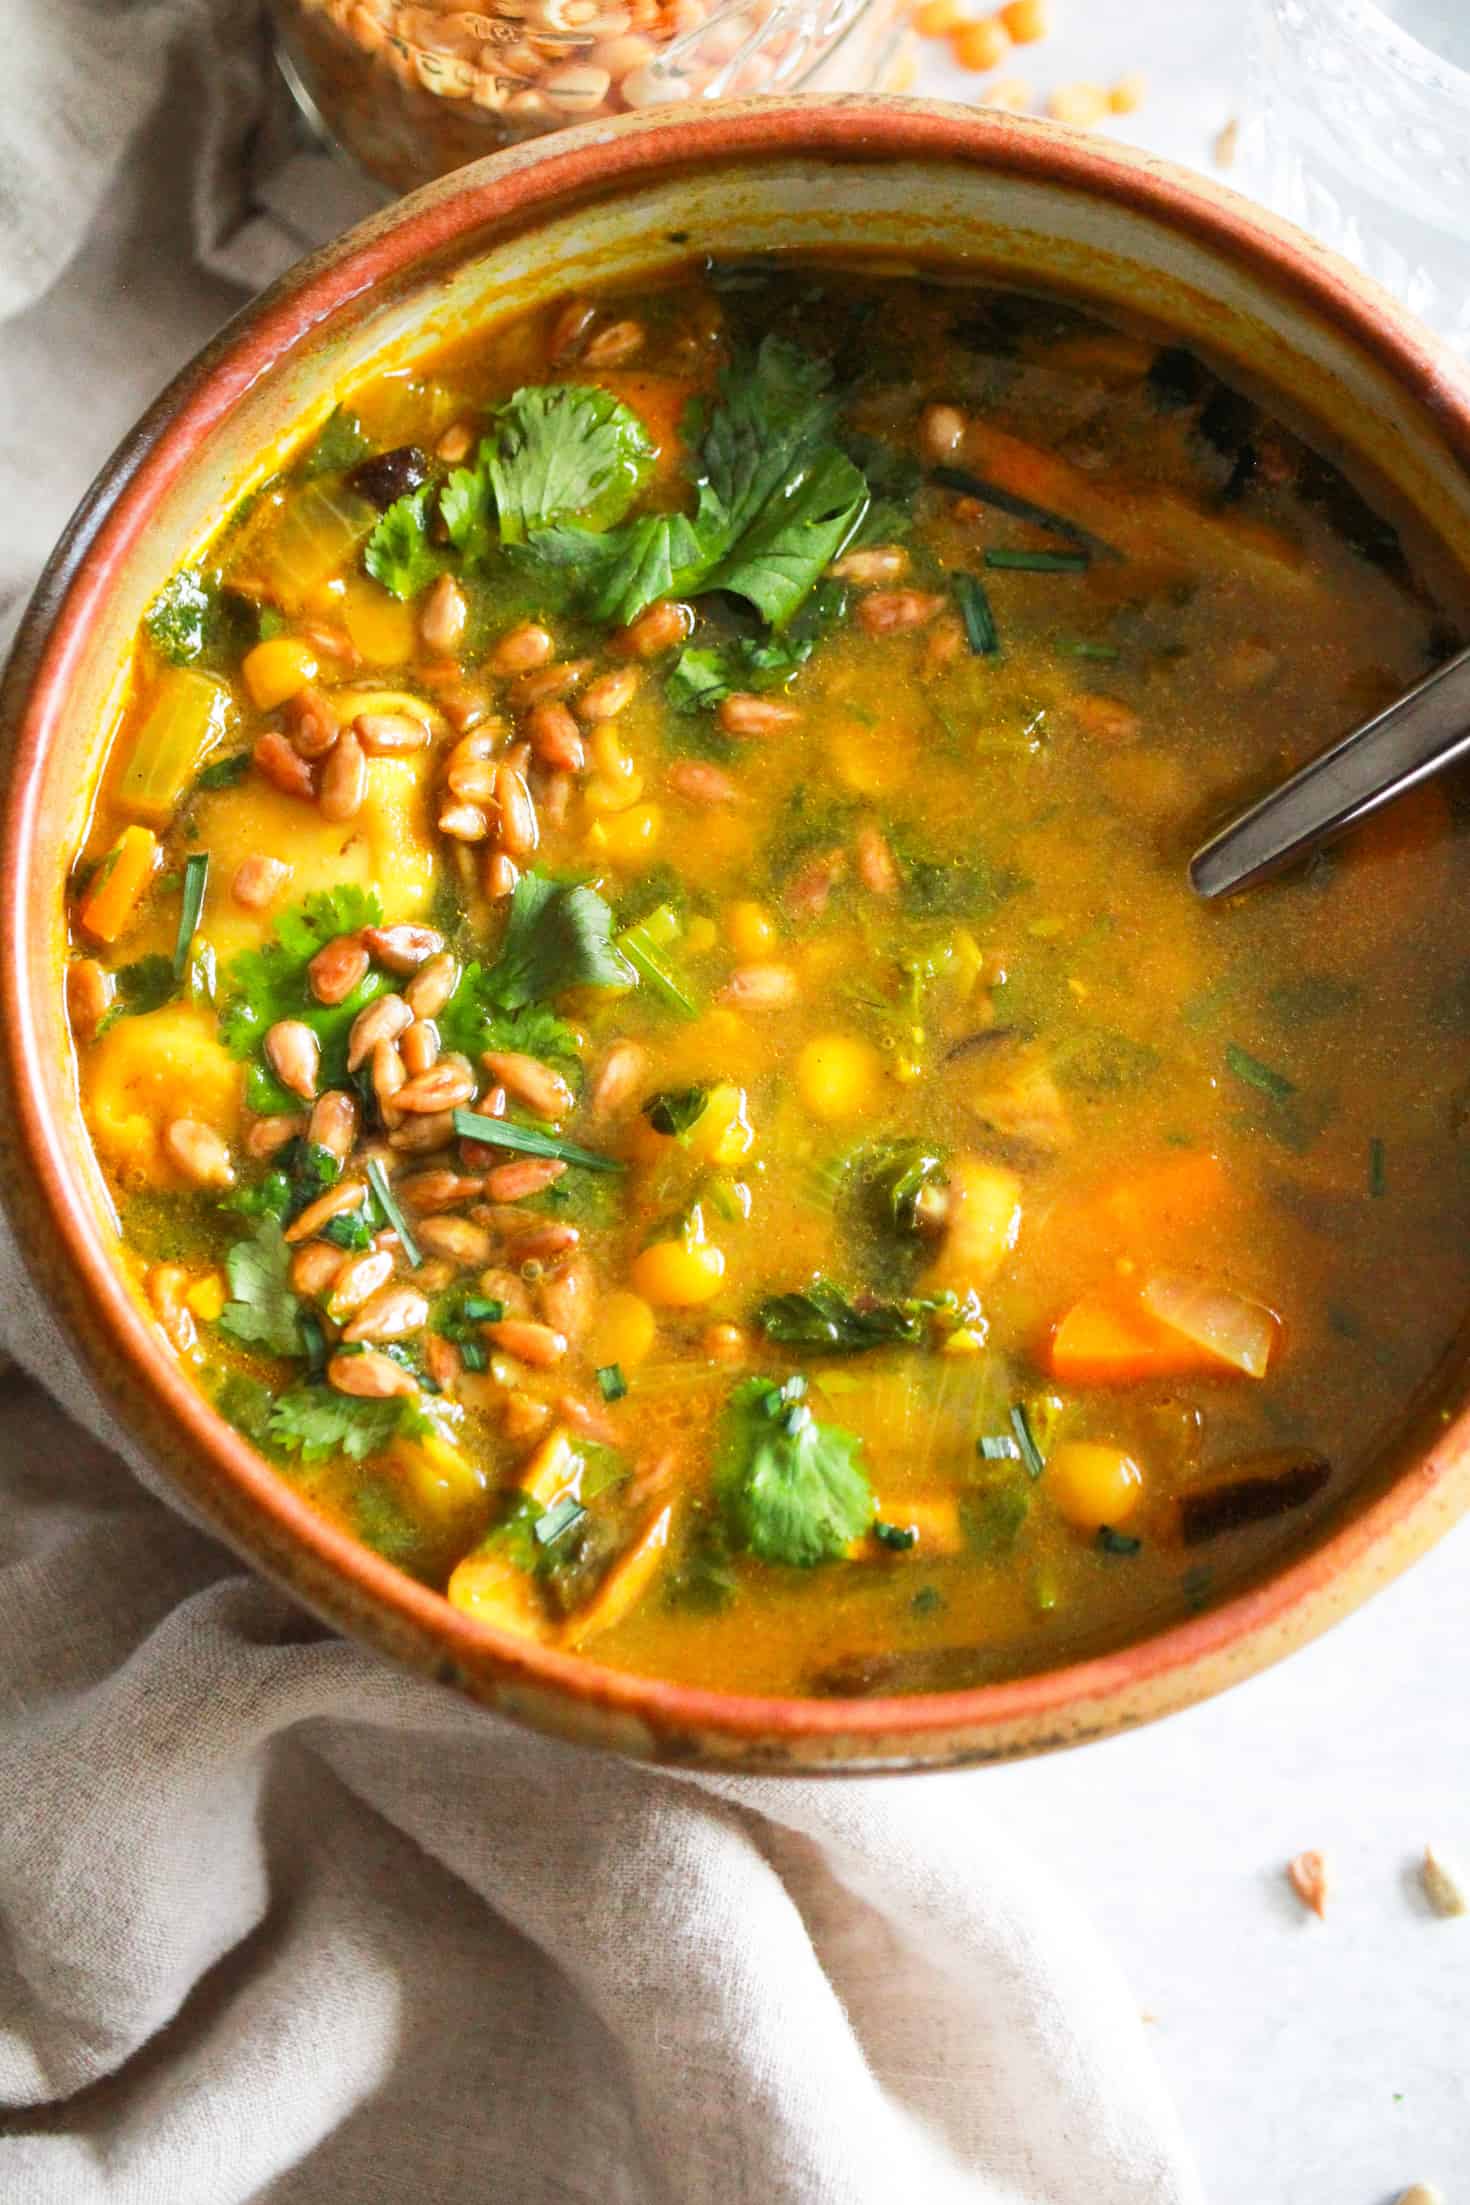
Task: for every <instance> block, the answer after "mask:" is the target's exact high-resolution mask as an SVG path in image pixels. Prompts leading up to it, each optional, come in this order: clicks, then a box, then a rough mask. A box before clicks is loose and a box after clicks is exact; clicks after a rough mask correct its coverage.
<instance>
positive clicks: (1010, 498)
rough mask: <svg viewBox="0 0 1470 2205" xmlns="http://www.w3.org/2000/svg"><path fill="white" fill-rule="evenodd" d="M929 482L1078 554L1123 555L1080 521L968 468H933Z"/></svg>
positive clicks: (1113, 557) (1110, 557) (1095, 556)
mask: <svg viewBox="0 0 1470 2205" xmlns="http://www.w3.org/2000/svg"><path fill="white" fill-rule="evenodd" d="M929 480H930V481H931V482H932V483H934V484H936V485H937V486H938V488H939V489H941V490H954V491H956V492H958V494H959V495H960V496H961V497H963V498H978V499H979V500H980V503H981V504H982V505H990V506H994V508H995V510H996V512H997V513H1009V514H1010V516H1011V518H1012V519H1013V520H1017V521H1030V522H1032V523H1033V524H1034V526H1035V527H1037V528H1044V529H1046V530H1048V531H1049V533H1050V534H1051V535H1053V536H1065V537H1066V539H1067V541H1068V543H1072V544H1076V546H1077V547H1078V549H1079V550H1080V551H1090V552H1091V553H1092V555H1093V557H1094V558H1101V559H1121V558H1122V556H1123V554H1122V552H1121V551H1119V550H1118V548H1117V546H1116V544H1110V543H1105V542H1104V540H1103V538H1102V537H1101V536H1094V535H1093V533H1092V530H1091V529H1090V528H1083V527H1082V526H1081V524H1080V522H1077V521H1069V520H1068V519H1067V518H1066V516H1065V515H1064V514H1061V513H1053V512H1052V511H1051V509H1050V507H1048V506H1045V505H1035V504H1033V503H1032V501H1031V499H1030V498H1022V497H1018V496H1017V495H1016V493H1015V491H1013V490H1003V489H1002V488H1001V486H1000V484H999V483H998V482H991V481H990V480H989V478H988V477H987V476H985V475H975V474H972V473H971V472H970V470H969V468H968V467H935V468H934V469H932V470H931V472H930V476H929Z"/></svg>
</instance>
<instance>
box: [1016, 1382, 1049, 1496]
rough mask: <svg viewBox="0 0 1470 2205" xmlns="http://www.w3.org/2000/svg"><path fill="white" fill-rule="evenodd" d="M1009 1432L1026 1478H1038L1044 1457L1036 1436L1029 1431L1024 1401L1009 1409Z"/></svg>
mask: <svg viewBox="0 0 1470 2205" xmlns="http://www.w3.org/2000/svg"><path fill="white" fill-rule="evenodd" d="M1011 1430H1012V1431H1013V1432H1014V1433H1015V1435H1016V1445H1017V1447H1018V1448H1019V1449H1020V1454H1021V1460H1022V1462H1023V1463H1024V1464H1025V1466H1026V1475H1027V1477H1028V1478H1039V1477H1040V1476H1041V1473H1042V1472H1043V1470H1045V1468H1046V1457H1045V1456H1044V1455H1043V1454H1042V1452H1041V1449H1040V1448H1039V1447H1038V1446H1037V1444H1036V1434H1035V1433H1034V1432H1033V1431H1032V1429H1031V1414H1030V1411H1029V1410H1028V1409H1027V1407H1026V1404H1025V1402H1024V1401H1018V1402H1016V1403H1015V1404H1014V1406H1013V1407H1012V1409H1011Z"/></svg>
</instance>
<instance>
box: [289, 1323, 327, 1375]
mask: <svg viewBox="0 0 1470 2205" xmlns="http://www.w3.org/2000/svg"><path fill="white" fill-rule="evenodd" d="M296 1324H297V1329H298V1330H299V1332H300V1334H301V1352H302V1354H303V1355H304V1356H305V1357H306V1367H307V1369H308V1371H320V1370H325V1369H326V1367H327V1336H326V1333H325V1332H324V1331H323V1330H322V1321H321V1318H320V1317H319V1316H318V1315H317V1314H316V1311H315V1310H314V1309H305V1310H303V1311H302V1312H301V1315H300V1316H299V1317H298V1318H297V1320H296Z"/></svg>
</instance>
